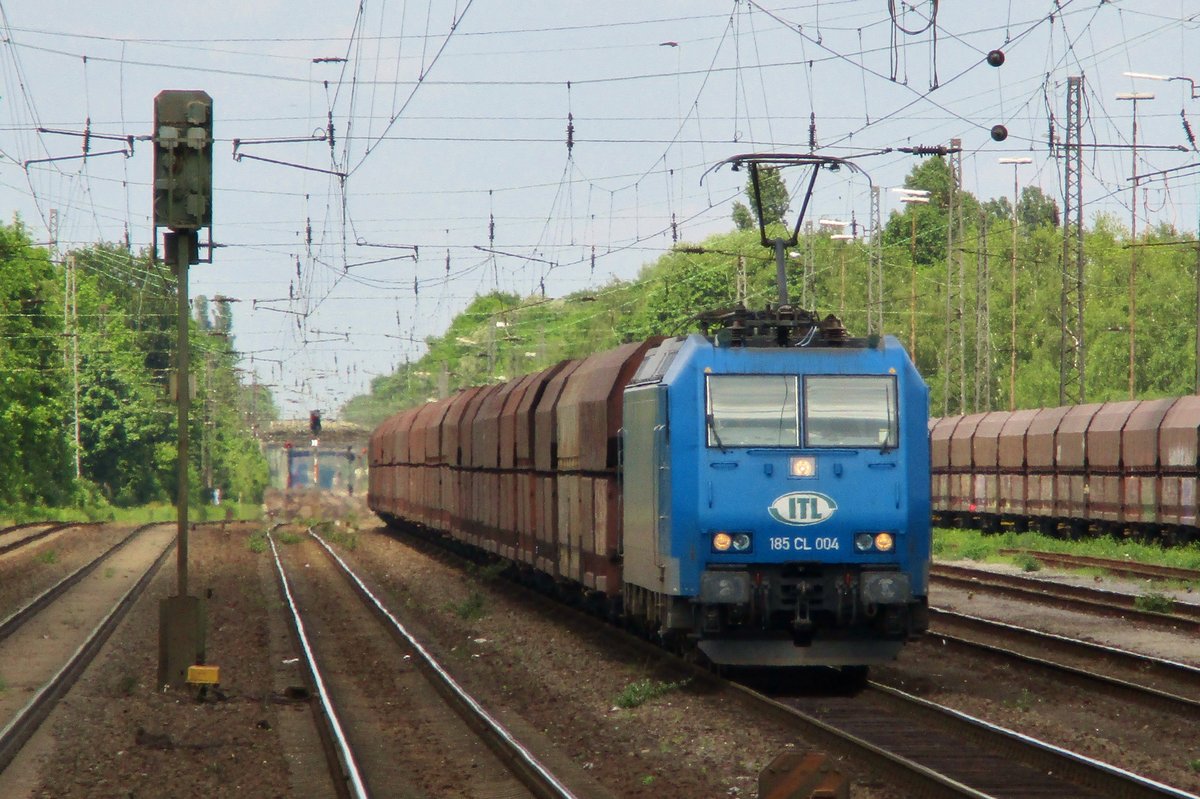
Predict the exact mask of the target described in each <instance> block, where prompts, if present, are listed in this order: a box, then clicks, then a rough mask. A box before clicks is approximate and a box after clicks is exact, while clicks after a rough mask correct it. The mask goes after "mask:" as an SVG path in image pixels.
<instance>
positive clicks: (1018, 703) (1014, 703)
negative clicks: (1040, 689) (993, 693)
mask: <svg viewBox="0 0 1200 799" xmlns="http://www.w3.org/2000/svg"><path fill="white" fill-rule="evenodd" d="M1005 704H1006V705H1009V706H1010V707H1015V708H1016V709H1017V710H1020V711H1022V712H1024V713H1028V712H1029V710H1030V709H1031V708H1032V707H1033V694H1031V693H1030V692H1029V689H1028V688H1022V689H1021V693H1020V694H1019V695H1018V696H1017V697H1016V698H1015V699H1013V700H1011V701H1009V702H1005Z"/></svg>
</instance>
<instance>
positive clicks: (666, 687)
mask: <svg viewBox="0 0 1200 799" xmlns="http://www.w3.org/2000/svg"><path fill="white" fill-rule="evenodd" d="M687 684H688V680H679V681H678V682H663V681H662V680H657V681H656V680H650V679H646V680H638V681H637V682H634V683H630V684H629V685H627V686H625V690H623V691H621V693H619V694H617V698H616V700H615V702H614V704H616V706H617V707H623V708H634V707H638V706H639V705H644V704H645V703H646V702H649V701H650V700H651V699H657V698H658V697H660V696H662V695H663V694H668V693H670V692H671V691H678V690H679V689H680V688H683V687H684V686H685V685H687Z"/></svg>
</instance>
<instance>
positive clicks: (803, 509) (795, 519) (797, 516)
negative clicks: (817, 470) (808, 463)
mask: <svg viewBox="0 0 1200 799" xmlns="http://www.w3.org/2000/svg"><path fill="white" fill-rule="evenodd" d="M767 511H768V512H769V513H770V514H771V516H772V518H775V519H777V520H779V521H781V522H783V523H784V524H793V525H796V526H797V527H803V526H805V525H809V524H820V523H821V522H823V521H825V520H826V519H828V518H829V517H830V516H832V515H833V514H834V513H836V512H837V503H836V502H834V501H833V500H832V499H830V498H829V497H827V496H825V495H824V494H818V493H816V492H815V491H797V492H795V493H793V494H784V495H783V496H781V497H779V498H778V499H776V500H775V501H774V502H772V503H771V506H770V507H769V508H767Z"/></svg>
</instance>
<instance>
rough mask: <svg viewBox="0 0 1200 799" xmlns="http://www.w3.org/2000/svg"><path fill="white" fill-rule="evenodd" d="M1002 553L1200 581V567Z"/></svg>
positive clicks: (1130, 573)
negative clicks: (1188, 567)
mask: <svg viewBox="0 0 1200 799" xmlns="http://www.w3.org/2000/svg"><path fill="white" fill-rule="evenodd" d="M1000 554H1001V555H1029V556H1030V557H1032V558H1035V559H1037V560H1040V561H1041V562H1042V563H1045V564H1047V565H1051V566H1067V567H1071V568H1097V569H1103V570H1104V571H1107V572H1111V573H1112V574H1119V575H1122V576H1125V577H1143V578H1152V579H1157V580H1193V581H1200V569H1184V568H1180V567H1177V566H1160V565H1158V564H1155V563H1141V562H1137V561H1128V560H1119V559H1117V558H1099V557H1095V556H1092V555H1073V554H1069V553H1066V552H1044V551H1041V550H1037V549H1008V548H1005V549H1001V550H1000Z"/></svg>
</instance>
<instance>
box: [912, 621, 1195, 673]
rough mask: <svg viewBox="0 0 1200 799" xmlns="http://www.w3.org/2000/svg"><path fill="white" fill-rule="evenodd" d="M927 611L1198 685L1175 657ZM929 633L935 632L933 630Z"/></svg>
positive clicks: (1189, 669) (1190, 668)
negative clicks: (1173, 658) (1172, 658)
mask: <svg viewBox="0 0 1200 799" xmlns="http://www.w3.org/2000/svg"><path fill="white" fill-rule="evenodd" d="M929 612H930V617H931V618H933V619H937V618H943V619H950V620H952V621H954V622H955V623H958V624H964V625H967V626H970V627H974V628H975V629H976V630H983V631H995V630H1000V631H1001V632H1002V633H1003V634H1006V635H1016V636H1023V637H1025V638H1028V639H1029V640H1031V641H1035V642H1037V643H1038V644H1039V645H1043V646H1055V647H1058V648H1073V649H1075V650H1077V651H1078V652H1079V653H1081V654H1082V655H1083V656H1085V657H1106V658H1111V659H1114V660H1119V661H1122V662H1124V663H1125V664H1126V665H1128V666H1129V667H1131V668H1135V669H1138V670H1139V671H1150V670H1153V671H1156V672H1158V673H1159V674H1160V675H1162V676H1164V677H1168V678H1172V679H1179V680H1183V681H1186V682H1191V683H1195V684H1196V685H1197V686H1200V666H1193V665H1191V664H1188V663H1181V662H1179V661H1177V660H1169V659H1167V658H1161V657H1156V656H1154V655H1147V654H1144V653H1141V652H1131V651H1130V650H1128V649H1121V648H1119V647H1115V646H1110V645H1109V644H1099V643H1096V642H1095V641H1084V640H1082V639H1079V638H1071V637H1070V636H1066V635H1059V634H1058V633H1049V632H1046V631H1044V630H1034V629H1032V628H1029V627H1022V626H1020V625H1018V624H1013V623H1011V622H1006V621H997V620H995V619H985V618H982V617H979V616H972V615H970V614H967V613H960V612H959V611H955V610H945V609H943V608H930V609H929ZM932 634H936V632H934V633H932Z"/></svg>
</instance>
